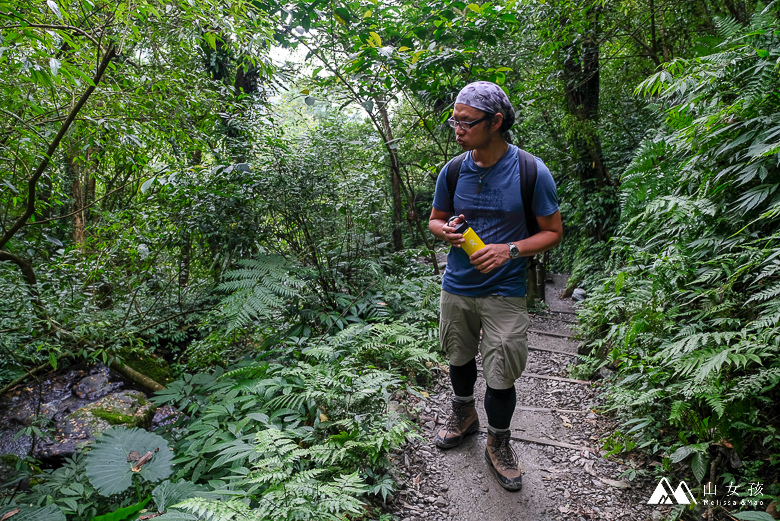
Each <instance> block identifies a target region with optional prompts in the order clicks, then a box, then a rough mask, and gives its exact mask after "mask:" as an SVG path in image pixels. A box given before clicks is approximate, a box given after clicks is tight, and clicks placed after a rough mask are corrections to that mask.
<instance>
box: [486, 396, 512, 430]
mask: <svg viewBox="0 0 780 521" xmlns="http://www.w3.org/2000/svg"><path fill="white" fill-rule="evenodd" d="M516 402H517V392H516V391H515V386H514V385H513V386H512V387H510V388H509V389H493V388H492V387H488V388H487V392H486V393H485V412H486V413H487V417H488V425H490V426H491V427H493V428H494V429H508V428H509V424H510V423H512V414H514V412H515V403H516Z"/></svg>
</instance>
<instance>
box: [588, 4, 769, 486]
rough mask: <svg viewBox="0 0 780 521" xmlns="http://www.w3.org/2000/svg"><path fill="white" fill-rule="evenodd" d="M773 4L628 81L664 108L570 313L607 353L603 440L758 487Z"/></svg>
mask: <svg viewBox="0 0 780 521" xmlns="http://www.w3.org/2000/svg"><path fill="white" fill-rule="evenodd" d="M777 14H778V12H777V6H774V7H769V8H767V9H766V10H764V11H762V12H760V13H757V14H756V15H755V16H754V17H753V18H752V20H751V22H750V25H749V26H747V27H744V28H743V27H742V26H740V25H739V24H737V23H735V22H734V21H733V20H729V19H721V20H719V21H718V36H719V41H717V44H715V43H716V42H713V46H712V48H711V53H710V54H706V55H703V56H701V57H699V58H696V59H690V60H677V61H675V62H672V63H670V64H668V65H666V66H665V67H663V68H662V69H661V70H660V71H659V72H657V73H656V74H654V75H652V76H651V77H649V78H648V79H647V80H645V81H644V82H643V83H642V84H641V85H640V86H639V87H638V92H639V94H641V95H643V96H645V97H646V98H647V99H649V100H650V101H651V102H653V104H654V105H655V107H656V110H658V112H659V114H663V115H664V116H665V121H664V124H663V125H661V126H659V128H658V129H656V130H655V131H654V132H652V133H651V134H650V135H649V136H648V137H647V138H646V139H645V140H644V141H643V143H642V145H641V147H640V148H639V149H638V151H637V153H636V154H635V156H634V159H633V161H632V162H631V164H630V165H629V166H628V168H627V170H626V173H625V174H624V177H623V183H622V185H621V191H620V195H621V205H622V222H621V227H620V230H619V233H618V234H617V235H616V236H615V237H614V239H613V241H614V246H613V247H612V256H613V257H612V262H613V263H615V269H613V270H612V272H611V275H610V276H609V277H608V278H607V279H606V280H604V281H603V284H602V286H601V287H600V288H598V290H597V291H596V293H595V295H594V297H593V299H592V301H591V302H590V303H589V305H588V306H587V308H586V309H585V310H584V311H583V312H582V315H581V317H582V319H583V322H584V326H585V328H586V329H585V332H586V334H587V335H588V336H589V337H590V338H591V339H592V341H591V346H592V347H593V349H594V350H595V351H596V352H597V353H598V354H599V355H600V357H602V358H603V359H604V362H602V363H612V364H613V365H615V366H616V367H618V375H617V378H616V380H615V382H614V383H613V386H612V392H613V393H614V394H613V395H612V404H613V405H612V406H613V407H614V408H615V409H616V410H618V411H620V412H621V414H622V415H623V416H624V418H625V420H626V423H625V426H626V429H628V430H627V431H626V432H625V433H624V438H623V440H622V441H620V442H618V445H621V444H622V445H628V447H629V448H631V447H634V446H636V447H638V448H641V449H644V450H647V451H649V452H650V453H652V454H655V455H658V456H663V463H664V466H665V467H666V468H667V469H668V468H670V467H671V466H672V465H673V464H680V465H678V468H679V466H681V465H683V464H685V465H686V466H687V465H689V466H690V471H691V472H692V473H693V475H694V476H695V478H696V479H697V480H698V481H699V482H708V481H711V482H713V483H715V482H717V481H718V479H720V478H721V476H722V477H723V478H722V479H723V480H724V481H725V482H736V483H748V482H751V481H754V482H755V481H761V482H764V483H766V484H767V487H765V489H764V494H765V496H764V497H763V499H771V498H772V497H773V496H776V495H777V494H778V493H779V492H780V489H778V476H779V475H780V468H779V467H778V457H780V437H779V436H778V429H780V424H779V423H778V416H777V407H776V403H777V400H778V398H780V396H778V383H779V382H780V356H778V355H780V344H778V332H779V331H778V322H779V320H780V299H778V298H777V297H778V295H780V286H778V282H777V281H778V267H779V266H780V264H779V263H778V256H780V243H779V242H778V235H777V230H778V224H779V223H780V221H778V218H779V217H780V211H778V210H779V209H780V199H778V194H777V188H778V186H780V164H779V163H778V151H779V150H780V141H778V136H780V119H778V114H780V97H778V92H780V76H779V75H778V70H777V60H778V57H780V27H779V26H778V24H777V19H778V18H777ZM743 492H745V491H743Z"/></svg>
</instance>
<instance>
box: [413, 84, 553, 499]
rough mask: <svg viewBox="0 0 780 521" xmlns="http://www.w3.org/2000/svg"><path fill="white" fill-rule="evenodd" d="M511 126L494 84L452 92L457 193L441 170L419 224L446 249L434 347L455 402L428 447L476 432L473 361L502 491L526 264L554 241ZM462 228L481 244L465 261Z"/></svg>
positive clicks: (519, 357)
mask: <svg viewBox="0 0 780 521" xmlns="http://www.w3.org/2000/svg"><path fill="white" fill-rule="evenodd" d="M514 122H515V112H514V109H513V108H512V104H511V103H510V102H509V98H508V97H507V95H506V94H505V93H504V91H503V90H502V89H501V87H499V86H498V85H496V84H495V83H491V82H487V81H479V82H476V83H471V84H469V85H467V86H466V87H464V88H463V90H461V91H460V93H459V94H458V97H457V99H456V100H455V108H454V110H453V114H452V117H451V118H450V119H449V120H448V123H449V124H450V126H451V127H452V128H454V129H455V136H456V138H457V142H458V144H459V145H460V146H461V147H462V148H463V150H465V151H466V153H465V155H464V157H463V158H462V160H461V161H462V163H461V166H460V169H459V172H457V171H456V172H454V174H455V175H450V176H449V177H450V179H454V182H455V183H456V184H455V186H454V190H453V192H454V193H450V187H449V186H450V185H451V184H452V182H448V179H447V178H448V175H447V173H448V167H450V164H449V163H448V165H447V166H445V167H444V168H443V169H442V171H441V173H440V174H439V178H438V181H437V182H436V193H435V195H434V198H433V210H432V211H431V217H430V220H429V222H428V226H429V228H430V230H431V232H432V233H433V234H434V235H435V236H436V237H438V238H439V239H442V240H444V241H445V242H446V243H448V244H450V245H451V246H452V247H451V248H450V252H449V254H448V257H447V270H446V272H445V274H444V279H443V281H442V292H441V321H440V325H439V337H440V341H441V346H442V350H443V351H444V353H445V354H446V355H447V357H448V359H449V364H450V380H451V382H452V389H453V391H454V395H455V397H454V398H453V401H452V414H451V415H450V417H449V418H448V419H447V422H446V423H445V425H444V426H443V427H442V429H441V430H439V431H438V433H437V434H436V438H435V443H436V445H437V446H438V447H440V448H442V449H448V448H451V447H455V446H457V445H458V444H460V442H461V441H462V440H463V438H464V437H465V436H466V435H468V434H472V433H474V432H476V431H477V429H478V428H479V419H478V416H477V410H476V408H475V405H474V385H475V383H476V381H477V362H476V356H477V353H478V352H479V353H480V354H481V355H482V367H483V374H484V377H485V382H486V384H487V392H486V393H485V412H486V414H487V418H488V438H487V446H486V447H485V459H486V460H487V464H488V466H489V468H490V470H491V471H492V473H493V474H494V475H495V477H496V479H497V480H498V482H499V483H500V484H501V486H502V487H504V488H505V489H507V490H520V488H521V487H522V474H521V472H520V469H519V468H518V462H517V455H516V454H515V452H514V450H513V449H512V447H511V445H510V434H511V433H510V430H509V426H510V423H511V420H512V414H513V413H514V410H515V402H516V401H517V397H516V393H515V380H516V379H517V378H519V377H520V374H521V373H522V372H523V370H524V369H525V364H526V359H527V358H528V344H527V342H528V341H527V336H526V332H527V330H528V325H529V322H530V320H529V317H528V310H527V308H526V301H525V295H526V266H527V258H528V257H529V256H532V255H535V254H537V253H541V252H544V251H546V250H549V249H550V248H553V247H555V246H556V245H558V244H559V243H560V242H561V239H562V238H563V225H562V224H561V214H560V212H559V211H558V197H557V193H556V188H555V182H554V181H553V178H552V175H551V174H550V171H549V170H548V169H547V167H546V166H545V165H544V163H543V162H542V161H541V160H540V159H538V158H535V157H533V156H531V155H530V154H528V153H527V152H524V151H522V150H520V149H518V148H517V147H515V146H513V145H510V144H508V143H507V141H506V140H505V139H504V135H503V133H504V132H506V131H507V130H509V128H510V127H511V126H512V124H513V123H514ZM454 161H458V158H456V159H454V160H453V161H451V163H452V162H454ZM455 164H457V163H455ZM534 172H535V173H536V182H535V184H533V185H529V186H528V187H527V188H531V190H527V191H526V192H532V197H528V196H529V195H531V194H529V193H526V194H525V197H528V201H529V202H531V201H532V203H531V204H530V205H527V206H530V210H531V211H530V213H529V214H528V215H531V214H532V215H533V216H535V217H536V221H537V223H538V230H539V231H538V233H536V234H535V235H530V234H529V232H528V226H527V224H526V211H525V210H526V209H524V205H523V194H521V185H522V183H523V181H524V180H525V181H526V183H528V177H527V176H529V175H531V179H532V174H533V173H534ZM524 176H525V177H524ZM464 220H468V223H469V225H470V226H471V228H472V229H473V230H474V232H476V234H477V235H478V236H479V237H480V238H481V239H482V242H484V243H485V247H484V248H483V249H481V250H479V251H477V252H475V253H473V254H472V255H471V256H469V255H468V254H467V253H466V252H465V251H464V249H463V248H462V247H461V246H462V244H463V243H464V242H465V239H464V238H463V236H462V235H461V234H460V233H457V232H456V231H455V230H456V227H457V226H458V224H460V223H461V222H462V221H464ZM531 221H532V220H531ZM531 224H533V223H532V222H531ZM531 227H532V229H533V226H531ZM480 332H481V341H480Z"/></svg>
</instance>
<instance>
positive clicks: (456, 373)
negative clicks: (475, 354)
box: [450, 358, 477, 396]
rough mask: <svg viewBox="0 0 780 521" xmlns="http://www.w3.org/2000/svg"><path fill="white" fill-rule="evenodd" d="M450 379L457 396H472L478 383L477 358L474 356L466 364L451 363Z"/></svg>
mask: <svg viewBox="0 0 780 521" xmlns="http://www.w3.org/2000/svg"><path fill="white" fill-rule="evenodd" d="M450 381H451V382H452V390H453V391H455V396H471V395H472V394H474V384H475V383H477V360H476V359H474V358H472V359H471V361H470V362H466V363H465V364H464V365H452V364H450Z"/></svg>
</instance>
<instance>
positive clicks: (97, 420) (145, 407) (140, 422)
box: [37, 391, 155, 459]
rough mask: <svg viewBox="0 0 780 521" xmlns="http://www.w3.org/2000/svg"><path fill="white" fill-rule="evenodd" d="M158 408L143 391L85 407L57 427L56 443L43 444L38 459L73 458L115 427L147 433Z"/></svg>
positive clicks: (123, 392) (106, 399) (50, 440)
mask: <svg viewBox="0 0 780 521" xmlns="http://www.w3.org/2000/svg"><path fill="white" fill-rule="evenodd" d="M154 412H155V407H154V405H152V403H151V402H149V401H148V400H147V399H146V395H144V393H142V392H140V391H121V392H118V393H114V394H110V395H108V396H106V397H104V398H102V399H100V400H98V401H96V402H93V403H90V404H89V405H85V406H84V407H82V408H80V409H78V410H77V411H75V412H72V413H70V414H68V415H67V416H66V417H65V418H63V419H62V420H61V421H60V422H59V423H58V424H57V429H56V431H55V435H54V439H47V440H46V441H44V442H42V443H41V444H40V445H39V447H38V451H37V456H38V457H39V458H42V459H46V458H66V457H70V456H72V455H73V454H74V453H75V452H76V451H77V450H78V448H79V446H80V445H82V444H84V443H91V442H93V441H94V440H95V437H96V436H99V435H100V434H102V433H103V432H104V431H106V430H107V429H109V428H110V427H112V426H115V425H125V426H127V427H139V428H142V429H148V428H149V426H150V425H151V423H152V418H153V417H154Z"/></svg>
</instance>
